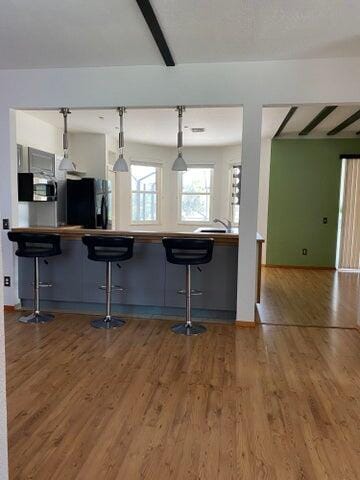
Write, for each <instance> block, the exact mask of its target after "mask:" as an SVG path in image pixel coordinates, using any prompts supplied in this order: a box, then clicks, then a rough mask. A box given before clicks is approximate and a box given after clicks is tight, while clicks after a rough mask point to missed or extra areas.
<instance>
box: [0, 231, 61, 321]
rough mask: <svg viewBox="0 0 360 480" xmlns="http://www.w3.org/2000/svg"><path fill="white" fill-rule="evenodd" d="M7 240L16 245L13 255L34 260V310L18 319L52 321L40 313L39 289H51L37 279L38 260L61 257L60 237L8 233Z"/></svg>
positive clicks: (52, 317)
mask: <svg viewBox="0 0 360 480" xmlns="http://www.w3.org/2000/svg"><path fill="white" fill-rule="evenodd" d="M8 238H9V240H11V241H12V242H16V243H17V244H18V248H17V250H16V251H15V255H17V256H18V257H24V258H33V259H34V309H33V312H32V313H31V314H30V315H28V316H23V317H20V318H19V322H22V323H47V322H50V321H51V320H53V319H54V315H51V314H50V313H41V312H40V288H41V287H51V286H52V285H51V284H49V283H41V282H40V279H39V258H47V257H53V256H55V255H61V248H60V235H56V234H51V235H49V234H44V233H23V232H9V233H8Z"/></svg>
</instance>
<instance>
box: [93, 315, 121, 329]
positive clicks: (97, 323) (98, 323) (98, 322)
mask: <svg viewBox="0 0 360 480" xmlns="http://www.w3.org/2000/svg"><path fill="white" fill-rule="evenodd" d="M125 323H126V322H125V321H124V320H121V318H117V317H110V318H108V317H104V318H97V319H95V320H92V321H91V325H92V326H93V327H94V328H106V329H112V328H119V327H122V326H123V325H125Z"/></svg>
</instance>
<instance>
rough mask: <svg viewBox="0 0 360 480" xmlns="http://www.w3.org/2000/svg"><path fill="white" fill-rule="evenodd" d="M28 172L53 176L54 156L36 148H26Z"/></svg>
mask: <svg viewBox="0 0 360 480" xmlns="http://www.w3.org/2000/svg"><path fill="white" fill-rule="evenodd" d="M28 157H29V171H30V172H31V173H42V174H45V175H50V176H54V175H55V155H54V154H53V153H48V152H44V151H42V150H38V149H36V148H32V147H29V148H28Z"/></svg>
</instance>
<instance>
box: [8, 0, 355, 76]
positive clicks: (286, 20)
mask: <svg viewBox="0 0 360 480" xmlns="http://www.w3.org/2000/svg"><path fill="white" fill-rule="evenodd" d="M152 4H153V7H154V10H155V12H156V14H157V16H158V19H159V22H160V24H161V26H162V28H163V31H164V33H165V37H166V39H167V41H168V43H169V46H170V49H171V51H172V53H173V56H174V58H175V61H176V63H194V62H199V63H201V62H227V61H241V60H279V59H297V58H325V57H344V56H345V57H346V56H347V57H349V56H360V34H359V18H360V2H358V1H357V0H347V1H346V2H342V1H339V0H315V1H314V0H299V1H298V2H289V0H226V1H221V0H152ZM0 11H1V15H0V68H39V67H75V66H109V65H162V64H163V62H162V58H161V56H160V54H159V52H158V50H157V47H156V45H155V43H154V41H153V39H152V37H151V34H150V32H149V30H148V27H147V25H146V24H145V21H144V19H143V17H142V15H141V13H140V10H139V8H138V6H137V4H136V2H135V0H101V1H99V0H77V1H73V0H62V1H49V0H31V1H29V0H0Z"/></svg>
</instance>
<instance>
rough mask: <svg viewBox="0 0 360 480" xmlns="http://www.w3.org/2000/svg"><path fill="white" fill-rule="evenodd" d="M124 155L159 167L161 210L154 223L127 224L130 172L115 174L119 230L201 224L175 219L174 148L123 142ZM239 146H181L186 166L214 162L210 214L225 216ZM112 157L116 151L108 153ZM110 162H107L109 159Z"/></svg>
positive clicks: (113, 145)
mask: <svg viewBox="0 0 360 480" xmlns="http://www.w3.org/2000/svg"><path fill="white" fill-rule="evenodd" d="M107 144H108V148H109V149H110V150H111V151H116V143H115V141H111V140H108V142H107ZM125 156H126V159H127V161H128V163H129V164H130V163H131V162H141V161H143V162H147V163H154V164H158V165H160V166H161V167H162V182H161V186H162V188H161V211H160V219H159V222H158V224H151V225H132V224H131V192H130V173H121V174H120V173H119V174H117V175H116V202H115V212H116V214H115V215H116V218H115V225H116V228H118V229H121V230H129V229H134V230H144V229H150V230H157V231H160V230H163V231H176V230H177V231H193V230H194V229H195V228H197V227H198V226H201V224H190V225H189V224H184V223H181V222H179V219H178V202H179V199H178V195H177V193H178V175H177V174H176V173H175V172H173V171H172V170H171V167H172V164H173V161H174V159H175V157H176V148H171V147H162V146H154V145H146V144H140V143H130V142H128V143H126V149H125ZM240 156H241V146H240V145H239V146H235V147H187V148H186V147H185V148H184V157H185V159H186V162H187V163H188V165H189V166H191V165H212V166H214V186H213V209H212V217H213V218H215V217H219V218H221V219H224V218H229V210H230V208H229V205H230V197H229V195H230V188H229V168H230V165H231V164H233V163H235V162H240ZM112 158H113V161H114V159H115V158H116V155H113V156H112ZM110 163H111V162H110Z"/></svg>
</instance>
